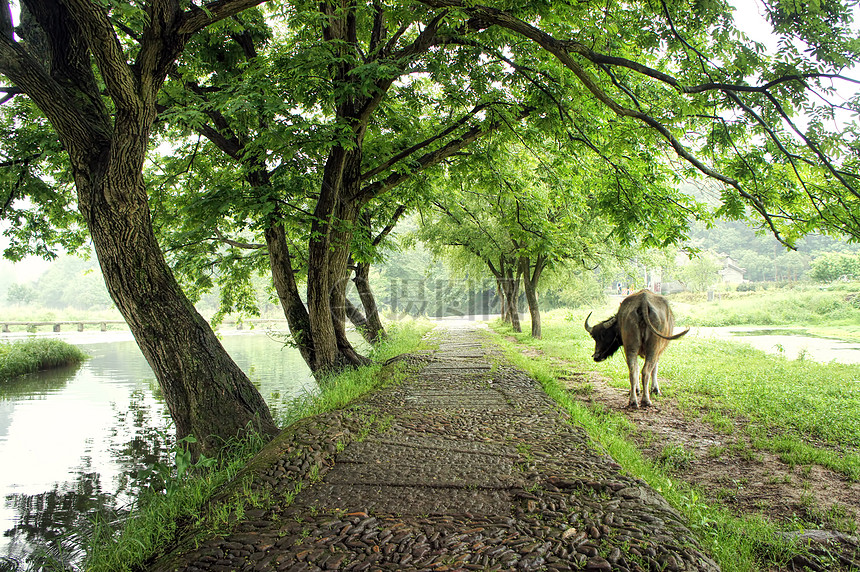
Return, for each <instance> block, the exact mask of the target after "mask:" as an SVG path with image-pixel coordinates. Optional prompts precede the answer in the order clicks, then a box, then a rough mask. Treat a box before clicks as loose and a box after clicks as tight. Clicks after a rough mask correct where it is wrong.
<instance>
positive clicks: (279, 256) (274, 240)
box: [265, 222, 315, 368]
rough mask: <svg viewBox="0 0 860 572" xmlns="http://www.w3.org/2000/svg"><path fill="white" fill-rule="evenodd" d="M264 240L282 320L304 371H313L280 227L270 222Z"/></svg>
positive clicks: (304, 317)
mask: <svg viewBox="0 0 860 572" xmlns="http://www.w3.org/2000/svg"><path fill="white" fill-rule="evenodd" d="M265 236H266V245H267V247H268V250H269V266H270V267H271V270H272V280H273V282H274V284H275V292H277V294H278V299H279V300H280V301H281V308H283V310H284V316H286V318H287V325H288V326H289V328H290V334H291V335H292V336H293V341H294V342H295V344H296V346H297V347H298V348H299V352H300V353H301V355H302V358H304V360H305V363H307V364H308V367H310V368H313V367H314V363H315V356H314V340H313V337H312V336H311V323H310V316H308V310H307V308H305V304H304V302H302V299H301V296H300V295H299V289H298V286H297V284H296V276H295V272H294V270H293V264H292V261H291V260H292V259H291V257H290V251H289V247H288V246H287V239H286V236H285V235H284V227H283V226H282V225H281V224H280V223H277V222H272V224H271V225H270V226H269V227H268V228H266V231H265Z"/></svg>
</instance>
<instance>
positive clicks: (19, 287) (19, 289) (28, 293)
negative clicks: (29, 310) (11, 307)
mask: <svg viewBox="0 0 860 572" xmlns="http://www.w3.org/2000/svg"><path fill="white" fill-rule="evenodd" d="M6 299H7V300H9V303H10V304H15V305H16V306H20V305H23V304H30V303H31V302H33V301H34V300H35V299H36V291H35V290H34V289H33V287H32V286H28V285H27V284H20V283H17V282H16V283H15V284H11V285H10V286H9V290H8V291H7V292H6Z"/></svg>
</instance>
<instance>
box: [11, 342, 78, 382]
mask: <svg viewBox="0 0 860 572" xmlns="http://www.w3.org/2000/svg"><path fill="white" fill-rule="evenodd" d="M86 358H87V356H86V354H84V353H83V352H82V351H81V350H80V349H78V348H77V346H73V345H71V344H67V343H66V342H64V341H61V340H55V339H32V340H24V341H18V342H0V381H6V380H9V379H10V378H13V377H17V376H19V375H24V374H27V373H33V372H36V371H41V370H43V369H51V368H55V367H63V366H68V365H73V364H78V363H81V362H82V361H84V360H85V359H86Z"/></svg>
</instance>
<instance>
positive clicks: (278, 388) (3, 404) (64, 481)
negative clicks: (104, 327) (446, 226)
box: [0, 334, 317, 571]
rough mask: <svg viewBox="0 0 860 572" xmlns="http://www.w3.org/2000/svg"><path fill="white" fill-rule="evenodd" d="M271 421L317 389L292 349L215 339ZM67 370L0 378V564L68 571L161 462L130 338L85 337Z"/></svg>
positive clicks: (154, 416)
mask: <svg viewBox="0 0 860 572" xmlns="http://www.w3.org/2000/svg"><path fill="white" fill-rule="evenodd" d="M222 342H223V344H224V346H225V348H226V349H227V351H228V352H229V353H230V354H231V355H232V356H233V358H234V360H235V361H236V363H237V364H238V365H239V366H240V367H242V369H243V370H244V371H245V372H246V373H247V374H248V376H249V377H250V378H251V380H252V381H253V382H254V384H255V385H256V386H257V387H258V389H259V390H260V392H261V393H262V395H263V397H264V398H265V399H266V401H267V403H269V406H270V408H271V409H272V414H273V415H274V416H275V418H276V419H277V418H278V417H281V416H283V415H284V414H285V411H286V409H287V407H288V406H289V403H290V402H291V401H292V400H293V399H295V398H296V397H299V396H301V395H304V394H309V393H314V392H316V391H317V388H316V384H315V382H314V381H313V378H312V377H311V376H310V374H309V371H308V370H307V367H306V366H305V364H304V362H303V361H302V360H301V357H300V356H299V355H298V352H297V351H296V350H291V349H282V344H280V343H278V342H276V341H275V340H273V339H271V338H269V337H267V336H265V335H259V334H256V335H253V334H250V335H249V334H244V335H232V336H225V337H224V338H223V340H222ZM81 347H82V349H83V350H84V351H85V352H86V353H88V354H89V355H91V356H92V358H91V359H90V360H89V361H87V362H85V363H84V364H82V365H81V366H79V367H75V368H64V369H63V370H53V371H50V372H45V373H42V374H36V375H31V376H26V377H24V378H21V379H18V380H16V381H14V382H12V383H8V384H3V385H0V467H3V468H2V470H0V495H2V498H3V502H2V504H0V527H2V530H3V531H4V533H3V537H2V538H0V571H4V570H6V569H8V570H15V569H19V570H28V569H29V570H45V569H49V570H50V569H57V570H59V569H73V568H74V564H75V563H77V562H80V559H81V557H82V554H81V542H80V541H81V539H84V538H88V537H89V536H90V535H91V534H93V532H94V531H93V526H94V525H93V523H94V522H96V521H100V522H103V523H104V522H116V521H118V520H120V519H122V518H123V516H124V515H125V514H126V513H127V510H128V508H129V507H130V506H131V504H132V503H133V500H134V496H135V491H136V489H135V487H136V486H139V484H140V483H136V482H135V478H136V476H137V474H138V473H139V472H140V471H141V470H143V469H145V468H147V467H150V466H152V465H153V464H154V463H156V462H159V461H163V462H167V460H168V451H169V449H170V447H171V446H172V444H173V431H172V429H171V427H170V419H169V414H168V412H167V409H166V407H165V405H164V402H163V400H162V399H161V397H160V396H159V392H158V391H157V384H156V382H155V379H154V376H153V374H152V371H151V370H150V368H149V366H148V364H147V363H146V360H145V359H144V358H143V356H142V355H141V354H140V351H139V350H138V348H137V346H136V344H134V342H131V341H125V342H113V343H98V344H84V345H81Z"/></svg>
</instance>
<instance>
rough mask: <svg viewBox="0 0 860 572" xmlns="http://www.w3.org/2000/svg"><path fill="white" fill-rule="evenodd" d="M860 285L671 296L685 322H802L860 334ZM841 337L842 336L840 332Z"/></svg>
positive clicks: (850, 335) (771, 324)
mask: <svg viewBox="0 0 860 572" xmlns="http://www.w3.org/2000/svg"><path fill="white" fill-rule="evenodd" d="M858 292H860V285H853V287H852V286H845V287H844V288H843V289H839V290H829V289H822V288H820V287H818V286H798V287H796V288H791V289H782V290H764V291H755V292H725V293H723V294H721V295H718V296H717V298H715V299H714V300H713V301H711V302H708V301H706V300H705V298H704V295H703V294H702V295H699V296H697V295H693V294H677V295H674V296H670V297H669V299H670V301H671V303H672V306H673V308H674V309H675V315H676V318H677V322H678V323H679V324H684V325H685V326H741V325H756V326H775V325H783V326H785V325H802V326H806V327H812V328H814V329H817V328H826V329H827V330H829V331H831V333H836V334H844V335H847V336H849V337H851V338H852V339H857V338H858V337H860V327H858V324H860V296H858V295H857V294H858ZM837 337H840V336H837Z"/></svg>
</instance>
